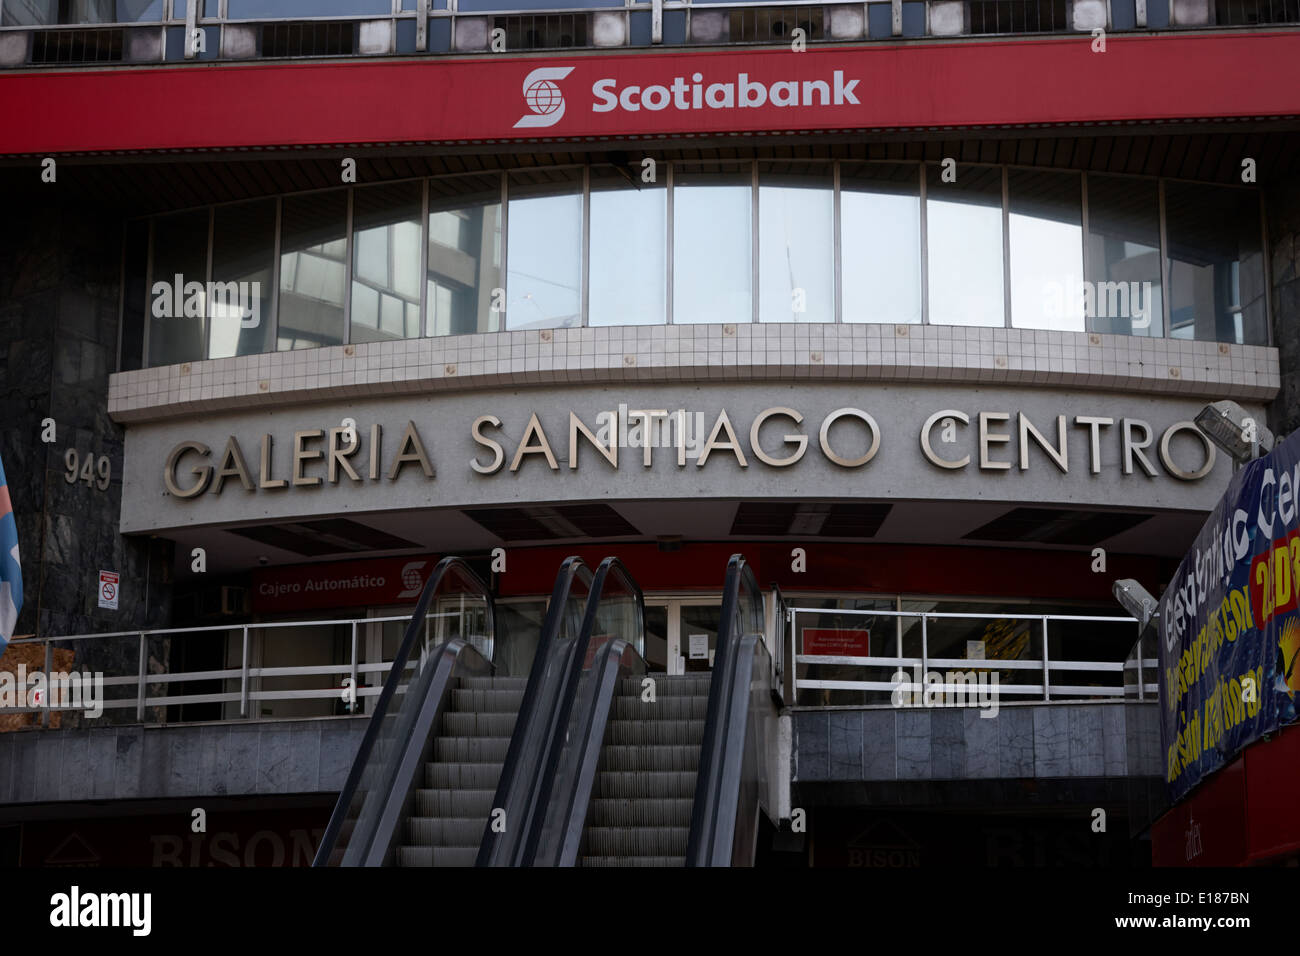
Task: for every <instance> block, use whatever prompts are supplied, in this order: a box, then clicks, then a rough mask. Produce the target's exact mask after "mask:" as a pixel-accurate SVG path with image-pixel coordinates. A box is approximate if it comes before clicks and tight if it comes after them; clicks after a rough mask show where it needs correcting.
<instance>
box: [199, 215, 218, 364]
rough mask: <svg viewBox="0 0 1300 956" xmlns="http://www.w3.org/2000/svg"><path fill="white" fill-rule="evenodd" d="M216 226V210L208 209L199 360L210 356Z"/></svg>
mask: <svg viewBox="0 0 1300 956" xmlns="http://www.w3.org/2000/svg"><path fill="white" fill-rule="evenodd" d="M216 225H217V210H216V208H215V207H211V206H209V207H208V266H207V278H206V280H205V281H204V283H203V354H202V355H201V356H199V358H200V360H204V359H207V358H208V357H209V356H210V355H211V354H212V252H213V249H212V247H213V245H214V239H213V237H214V234H215V231H216Z"/></svg>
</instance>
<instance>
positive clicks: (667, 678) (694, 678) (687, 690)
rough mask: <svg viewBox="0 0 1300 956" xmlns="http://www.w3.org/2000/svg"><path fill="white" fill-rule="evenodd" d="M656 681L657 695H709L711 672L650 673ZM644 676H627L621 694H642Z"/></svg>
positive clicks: (620, 690)
mask: <svg viewBox="0 0 1300 956" xmlns="http://www.w3.org/2000/svg"><path fill="white" fill-rule="evenodd" d="M647 676H648V677H651V678H653V680H654V682H655V697H708V696H709V684H710V682H711V681H712V679H713V677H712V675H711V674H672V675H669V674H648V675H647ZM644 679H645V678H643V677H627V678H624V679H623V682H622V684H621V685H620V686H619V690H618V692H619V695H620V696H627V697H633V696H635V697H640V696H641V681H643V680H644Z"/></svg>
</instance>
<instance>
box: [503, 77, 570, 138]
mask: <svg viewBox="0 0 1300 956" xmlns="http://www.w3.org/2000/svg"><path fill="white" fill-rule="evenodd" d="M572 72H573V67H571V66H544V67H542V68H540V69H537V70H533V72H531V73H529V74H528V75H527V76H525V77H524V102H525V103H527V104H528V108H529V109H530V110H531V111H532V112H530V113H527V114H525V115H524V116H521V117H520V118H519V122H518V123H516V124H515V129H520V128H530V129H537V128H538V127H543V126H554V125H555V124H556V123H558V122H559V121H560V118H561V117H562V116H564V94H563V93H562V92H560V88H559V87H558V86H557V85H556V81H557V80H562V79H564V78H565V77H566V76H568V75H569V74H570V73H572Z"/></svg>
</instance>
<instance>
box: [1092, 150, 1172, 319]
mask: <svg viewBox="0 0 1300 956" xmlns="http://www.w3.org/2000/svg"><path fill="white" fill-rule="evenodd" d="M1088 279H1089V288H1090V290H1091V294H1092V296H1093V302H1092V309H1091V311H1090V312H1088V330H1089V331H1091V332H1110V333H1114V334H1116V335H1143V336H1156V337H1158V336H1161V335H1163V334H1164V326H1165V318H1164V311H1165V310H1164V299H1163V296H1162V294H1161V285H1160V281H1161V280H1160V187H1159V185H1158V184H1157V183H1156V181H1155V180H1143V179H1128V178H1125V177H1120V176H1093V175H1089V176H1088Z"/></svg>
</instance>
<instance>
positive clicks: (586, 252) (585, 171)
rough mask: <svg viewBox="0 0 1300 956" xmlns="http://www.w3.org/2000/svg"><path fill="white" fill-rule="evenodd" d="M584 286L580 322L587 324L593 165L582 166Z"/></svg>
mask: <svg viewBox="0 0 1300 956" xmlns="http://www.w3.org/2000/svg"><path fill="white" fill-rule="evenodd" d="M580 255H581V256H582V263H581V265H580V270H579V271H580V272H581V275H582V279H581V282H582V287H581V290H580V296H581V297H580V299H579V303H578V324H579V325H580V326H586V325H587V324H589V322H590V316H589V315H588V309H589V308H590V306H591V291H590V289H589V284H590V281H591V165H590V164H587V165H586V166H583V167H582V251H581V252H580Z"/></svg>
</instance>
